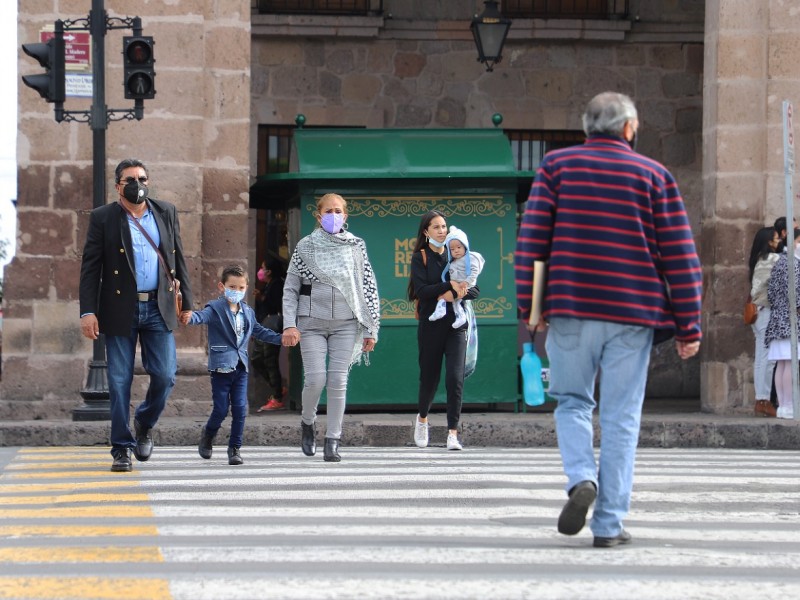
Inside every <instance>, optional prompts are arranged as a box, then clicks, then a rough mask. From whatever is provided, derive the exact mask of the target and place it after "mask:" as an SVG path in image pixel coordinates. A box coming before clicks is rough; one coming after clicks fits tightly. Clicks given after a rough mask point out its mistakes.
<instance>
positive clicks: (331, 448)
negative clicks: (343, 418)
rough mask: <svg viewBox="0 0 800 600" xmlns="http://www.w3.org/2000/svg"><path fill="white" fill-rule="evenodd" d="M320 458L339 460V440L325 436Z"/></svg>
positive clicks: (332, 460) (331, 460)
mask: <svg viewBox="0 0 800 600" xmlns="http://www.w3.org/2000/svg"><path fill="white" fill-rule="evenodd" d="M322 458H323V459H324V460H325V462H339V461H340V460H342V457H341V456H339V440H335V439H333V438H327V437H326V438H325V448H324V450H323V454H322Z"/></svg>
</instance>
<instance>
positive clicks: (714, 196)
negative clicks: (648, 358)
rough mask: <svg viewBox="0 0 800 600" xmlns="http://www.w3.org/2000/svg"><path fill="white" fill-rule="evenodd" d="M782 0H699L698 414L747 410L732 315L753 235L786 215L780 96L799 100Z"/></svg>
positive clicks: (749, 396)
mask: <svg viewBox="0 0 800 600" xmlns="http://www.w3.org/2000/svg"><path fill="white" fill-rule="evenodd" d="M789 4H790V3H785V2H780V1H779V0H770V1H768V2H751V1H749V0H724V1H722V0H707V1H706V21H705V26H706V31H705V75H704V77H705V91H704V97H703V106H704V116H703V139H704V144H703V148H704V154H703V183H704V186H703V187H704V195H703V196H704V201H703V217H702V240H701V248H702V261H703V268H704V280H705V288H704V296H705V297H704V310H703V313H704V323H703V330H704V332H705V339H704V342H703V350H702V353H703V361H702V394H701V396H702V407H703V410H705V411H710V412H716V413H731V412H734V413H735V412H745V411H750V410H752V403H753V398H754V396H753V384H752V381H753V379H752V360H753V335H752V333H751V331H750V328H749V327H747V326H745V325H744V324H743V322H742V316H741V315H742V308H743V304H744V301H745V299H746V297H747V294H748V292H749V279H748V269H747V260H748V257H749V253H750V246H751V244H752V240H753V235H754V234H755V232H756V231H757V230H758V229H759V228H760V227H763V226H765V225H771V224H772V222H773V221H774V220H775V218H776V217H779V216H781V215H783V214H784V212H785V208H784V206H785V198H784V194H783V166H782V165H783V152H782V133H781V102H782V100H784V99H789V100H791V101H793V102H794V103H795V106H797V105H798V103H800V61H799V60H798V56H800V52H798V49H800V43H799V42H798V41H797V40H798V36H799V34H800V15H798V14H797V11H796V8H795V7H793V6H789ZM796 210H797V209H796V208H795V211H796Z"/></svg>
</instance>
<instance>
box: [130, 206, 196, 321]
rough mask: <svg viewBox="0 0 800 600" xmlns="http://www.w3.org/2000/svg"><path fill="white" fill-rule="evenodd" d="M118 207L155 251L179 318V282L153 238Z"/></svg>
mask: <svg viewBox="0 0 800 600" xmlns="http://www.w3.org/2000/svg"><path fill="white" fill-rule="evenodd" d="M119 205H120V206H121V207H122V210H124V211H125V212H126V213H128V215H130V217H131V218H132V219H133V224H134V225H136V228H137V229H138V230H139V231H140V232H141V234H142V235H143V236H144V239H146V240H147V241H148V242H150V245H151V246H152V247H153V250H155V251H156V255H157V256H158V262H160V263H161V268H162V269H164V274H165V275H166V276H167V279H168V280H169V283H170V285H171V286H172V294H173V296H174V298H175V316H177V317H180V316H181V312H183V294H182V293H181V282H180V281H178V280H177V279H175V278H174V277H173V276H172V272H171V271H170V270H169V268H168V267H167V261H165V260H164V256H163V255H162V254H161V250H159V249H158V246H156V243H155V242H154V241H153V238H151V237H150V234H148V233H147V231H145V229H144V227H142V224H141V223H139V221H138V220H137V219H136V217H135V216H134V215H133V213H132V212H131V211H129V210H128V208H127V207H126V206H125V205H124V204H123V203H122V202H120V203H119Z"/></svg>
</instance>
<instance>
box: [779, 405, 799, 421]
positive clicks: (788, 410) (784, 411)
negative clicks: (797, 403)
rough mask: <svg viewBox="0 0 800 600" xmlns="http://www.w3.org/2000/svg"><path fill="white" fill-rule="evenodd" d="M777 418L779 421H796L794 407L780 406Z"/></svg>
mask: <svg viewBox="0 0 800 600" xmlns="http://www.w3.org/2000/svg"><path fill="white" fill-rule="evenodd" d="M775 416H776V417H778V418H779V419H794V406H791V407H790V406H779V407H778V410H777V413H776V415H775Z"/></svg>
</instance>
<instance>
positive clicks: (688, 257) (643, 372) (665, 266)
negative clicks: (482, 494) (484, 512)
mask: <svg viewBox="0 0 800 600" xmlns="http://www.w3.org/2000/svg"><path fill="white" fill-rule="evenodd" d="M583 127H584V131H585V133H586V136H587V140H586V142H585V143H584V144H583V145H582V146H572V147H569V148H564V149H561V150H555V151H552V152H550V153H548V154H547V155H546V156H545V158H544V159H543V161H542V163H541V165H540V166H539V169H538V170H537V173H536V178H535V180H534V182H533V185H532V187H531V191H530V196H529V198H528V201H527V204H526V206H525V213H524V215H523V218H522V224H521V226H520V231H519V236H518V239H517V249H516V252H515V257H514V258H515V277H516V282H517V302H518V305H519V309H520V313H521V316H522V317H523V318H525V319H527V317H528V314H529V312H530V307H531V288H532V279H533V263H534V261H536V260H542V261H544V260H546V261H549V265H548V275H549V276H548V281H547V288H546V293H545V311H544V315H543V320H544V319H547V320H548V321H549V327H550V329H549V331H548V335H547V342H546V350H547V355H548V357H549V358H550V389H549V392H548V393H549V394H550V395H551V396H552V397H553V398H555V399H556V400H557V401H558V406H557V408H556V410H555V421H556V433H557V436H558V447H559V450H560V452H561V458H562V462H563V465H564V472H565V474H566V476H567V480H568V482H567V486H566V490H567V494H568V497H569V498H568V500H567V503H566V504H565V505H564V508H563V509H562V511H561V514H560V516H559V519H558V531H559V532H560V533H562V534H565V535H575V534H577V533H578V532H579V531H580V530H581V529H582V528H583V526H584V524H585V522H586V514H587V512H588V510H589V507H590V506H591V505H592V504H593V503H594V501H595V499H597V504H596V506H595V509H594V513H593V515H592V520H591V529H592V533H593V534H594V546H595V547H601V548H608V547H612V546H617V545H619V544H628V543H630V541H631V536H630V534H629V533H628V532H627V531H625V529H624V527H623V523H622V519H623V518H624V516H625V515H626V514H627V512H628V510H629V507H630V496H631V489H632V485H633V466H634V461H635V458H636V446H637V442H638V438H639V426H640V421H641V412H642V403H643V400H644V391H645V384H646V381H647V368H648V364H649V361H650V350H651V347H652V345H653V343H654V340H661V339H663V338H667V337H669V336H671V335H673V334H674V336H675V348H676V350H677V353H678V356H680V358H682V359H687V358H690V357H692V356H694V355H695V354H697V352H698V350H699V348H700V339H701V329H700V303H701V285H702V272H701V268H700V261H699V259H698V257H697V253H696V250H695V245H694V239H693V237H692V231H691V227H690V225H689V220H688V218H687V215H686V210H685V208H684V205H683V200H682V198H681V195H680V192H679V190H678V186H677V183H676V182H675V179H674V177H673V176H672V174H671V173H670V172H669V171H667V169H666V168H665V167H664V166H662V165H661V164H659V163H658V162H656V161H654V160H650V159H648V158H646V157H644V156H642V155H641V154H638V153H637V152H636V151H635V150H634V148H635V145H636V135H637V132H638V129H639V119H638V115H637V111H636V107H635V106H634V104H633V101H632V100H631V99H630V98H628V97H627V96H625V95H623V94H617V93H614V92H606V93H602V94H599V95H598V96H595V97H594V98H593V99H592V100H591V101H590V102H589V104H588V106H587V108H586V112H585V113H584V115H583ZM534 326H539V327H542V326H544V323H543V322H541V321H540V323H539V324H538V325H534ZM598 373H599V374H600V399H601V400H600V428H601V441H600V458H599V462H600V464H599V468H598V465H597V463H596V462H595V456H594V449H593V434H594V431H593V424H592V412H593V411H594V409H595V406H596V405H597V403H596V401H595V398H594V386H595V381H596V379H597V377H598Z"/></svg>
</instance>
